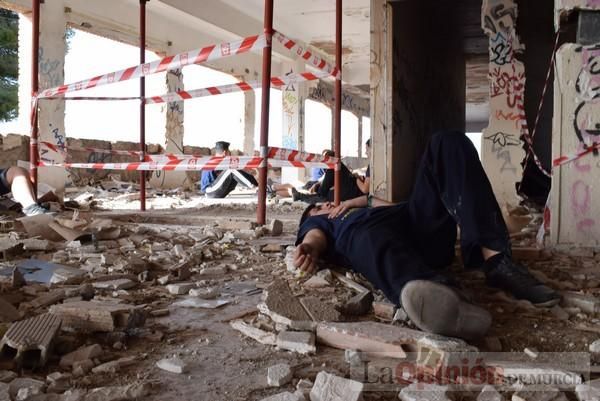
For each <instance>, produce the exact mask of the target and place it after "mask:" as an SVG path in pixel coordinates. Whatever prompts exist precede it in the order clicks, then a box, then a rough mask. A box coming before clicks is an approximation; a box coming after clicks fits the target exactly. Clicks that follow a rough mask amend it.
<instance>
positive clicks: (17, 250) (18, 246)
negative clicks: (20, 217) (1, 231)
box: [0, 239, 23, 260]
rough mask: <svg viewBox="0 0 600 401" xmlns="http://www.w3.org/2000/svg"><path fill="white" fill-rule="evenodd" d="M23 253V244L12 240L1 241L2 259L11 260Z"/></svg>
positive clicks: (0, 254) (0, 251) (0, 253)
mask: <svg viewBox="0 0 600 401" xmlns="http://www.w3.org/2000/svg"><path fill="white" fill-rule="evenodd" d="M22 253H23V243H21V242H19V241H15V240H12V239H0V258H1V259H2V260H11V259H14V258H15V257H16V256H18V255H20V254H22Z"/></svg>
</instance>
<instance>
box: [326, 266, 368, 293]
mask: <svg viewBox="0 0 600 401" xmlns="http://www.w3.org/2000/svg"><path fill="white" fill-rule="evenodd" d="M331 273H332V274H333V276H335V278H337V279H338V280H339V281H340V282H341V283H342V284H344V285H345V286H346V287H348V288H350V289H352V290H354V291H356V292H357V293H361V292H369V289H368V288H366V287H363V286H362V285H360V284H358V283H357V282H356V281H354V280H352V279H349V278H348V277H346V276H345V275H343V274H341V273H338V272H336V271H331Z"/></svg>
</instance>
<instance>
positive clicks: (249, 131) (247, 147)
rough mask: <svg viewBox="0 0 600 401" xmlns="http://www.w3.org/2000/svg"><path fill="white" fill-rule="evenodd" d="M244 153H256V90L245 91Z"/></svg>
mask: <svg viewBox="0 0 600 401" xmlns="http://www.w3.org/2000/svg"><path fill="white" fill-rule="evenodd" d="M243 125H244V153H245V154H247V155H252V154H253V153H254V149H255V144H254V131H255V125H256V95H255V93H254V91H246V92H244V121H243Z"/></svg>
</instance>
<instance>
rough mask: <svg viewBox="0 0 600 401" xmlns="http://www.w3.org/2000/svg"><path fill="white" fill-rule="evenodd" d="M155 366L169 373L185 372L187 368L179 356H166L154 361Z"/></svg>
mask: <svg viewBox="0 0 600 401" xmlns="http://www.w3.org/2000/svg"><path fill="white" fill-rule="evenodd" d="M156 366H157V367H159V368H160V369H162V370H166V371H167V372H171V373H177V374H181V373H185V372H187V370H188V366H187V364H186V363H185V362H184V361H182V360H181V359H179V358H166V359H161V360H160V361H158V362H156Z"/></svg>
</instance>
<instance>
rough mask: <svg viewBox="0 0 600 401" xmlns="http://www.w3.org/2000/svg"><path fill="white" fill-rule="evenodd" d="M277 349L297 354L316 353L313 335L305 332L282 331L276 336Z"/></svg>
mask: <svg viewBox="0 0 600 401" xmlns="http://www.w3.org/2000/svg"><path fill="white" fill-rule="evenodd" d="M276 345H277V348H280V349H284V350H287V351H292V352H297V353H299V354H312V353H315V352H317V347H316V346H315V335H314V334H313V333H310V332H306V331H282V332H280V333H279V334H278V335H277V340H276Z"/></svg>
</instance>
